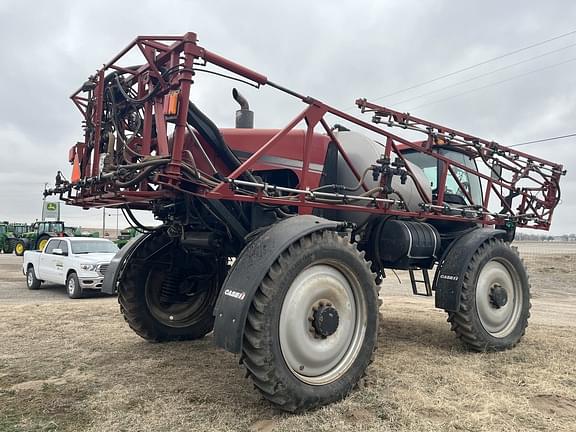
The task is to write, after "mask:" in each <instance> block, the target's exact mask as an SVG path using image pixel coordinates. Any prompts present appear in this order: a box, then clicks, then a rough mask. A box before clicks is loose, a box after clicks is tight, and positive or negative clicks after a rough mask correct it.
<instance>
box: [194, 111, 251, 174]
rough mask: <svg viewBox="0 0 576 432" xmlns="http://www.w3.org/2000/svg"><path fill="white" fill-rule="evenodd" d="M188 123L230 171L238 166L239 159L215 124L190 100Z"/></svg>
mask: <svg viewBox="0 0 576 432" xmlns="http://www.w3.org/2000/svg"><path fill="white" fill-rule="evenodd" d="M188 123H189V124H190V125H191V126H192V127H194V129H196V130H197V131H198V133H199V134H200V135H201V136H202V138H204V139H205V140H206V141H207V142H208V143H210V144H211V145H212V146H213V147H214V150H216V153H217V154H218V156H219V157H220V158H222V160H223V161H224V163H225V164H226V166H227V167H228V168H229V169H230V170H231V171H234V170H235V169H236V168H238V167H239V166H240V164H241V162H240V160H239V159H238V157H237V156H236V155H235V154H234V153H232V150H230V147H228V145H227V144H226V143H225V142H224V139H223V138H222V135H221V134H220V131H219V130H218V128H217V127H216V125H215V124H214V123H213V122H212V120H210V119H209V118H208V117H207V116H206V115H205V114H204V113H203V112H202V111H200V110H199V109H198V108H197V107H196V105H194V104H193V103H192V102H190V103H189V104H188Z"/></svg>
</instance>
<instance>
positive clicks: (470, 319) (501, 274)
mask: <svg viewBox="0 0 576 432" xmlns="http://www.w3.org/2000/svg"><path fill="white" fill-rule="evenodd" d="M529 317H530V283H529V281H528V275H527V272H526V268H525V267H524V263H523V262H522V260H521V258H520V256H519V255H518V253H517V251H516V250H515V249H513V248H512V247H511V246H510V245H509V244H508V243H506V242H504V241H502V240H499V239H490V240H488V241H486V242H485V243H483V244H482V245H481V246H480V247H479V248H478V250H477V251H476V253H475V254H474V255H473V257H472V259H471V260H470V263H469V264H468V269H467V270H466V273H465V274H464V282H463V285H462V293H461V296H460V307H459V310H458V311H457V312H448V322H450V323H451V325H452V331H454V332H455V333H456V335H457V336H458V337H459V338H460V339H461V340H462V341H463V342H464V343H465V344H466V345H467V347H468V348H470V349H471V350H473V351H479V352H484V351H502V350H506V349H509V348H512V347H514V346H515V345H516V344H517V343H518V342H519V341H520V339H521V338H522V336H523V335H524V333H525V331H526V327H527V326H528V318H529Z"/></svg>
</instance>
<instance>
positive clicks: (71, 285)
mask: <svg viewBox="0 0 576 432" xmlns="http://www.w3.org/2000/svg"><path fill="white" fill-rule="evenodd" d="M66 292H67V293H68V297H70V298H71V299H79V298H82V287H80V281H79V280H78V275H77V274H76V273H74V272H72V273H70V274H69V275H68V277H67V278H66Z"/></svg>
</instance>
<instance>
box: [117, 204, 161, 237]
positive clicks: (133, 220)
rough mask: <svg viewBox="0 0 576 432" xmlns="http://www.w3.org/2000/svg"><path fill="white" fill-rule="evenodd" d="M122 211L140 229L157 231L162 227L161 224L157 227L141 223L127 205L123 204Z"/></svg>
mask: <svg viewBox="0 0 576 432" xmlns="http://www.w3.org/2000/svg"><path fill="white" fill-rule="evenodd" d="M124 210H125V211H126V213H124ZM122 212H123V213H124V215H128V217H129V219H130V220H131V221H132V222H133V223H134V225H136V226H137V227H138V228H140V229H141V230H143V231H145V232H154V231H159V230H161V229H162V228H163V226H162V225H161V226H159V227H147V226H144V225H142V224H141V223H140V222H139V221H138V219H136V216H134V213H132V210H131V209H130V207H128V205H124V208H123V209H122Z"/></svg>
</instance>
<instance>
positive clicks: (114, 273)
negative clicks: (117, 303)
mask: <svg viewBox="0 0 576 432" xmlns="http://www.w3.org/2000/svg"><path fill="white" fill-rule="evenodd" d="M151 235H152V233H148V234H140V235H137V236H136V237H133V238H132V239H130V241H129V242H128V243H126V244H125V245H124V247H122V248H121V249H120V250H119V251H118V252H116V255H114V258H112V261H110V264H109V265H108V269H107V270H106V273H104V280H103V281H102V289H101V291H102V292H103V293H106V294H110V295H112V294H116V291H117V290H118V288H117V283H118V279H120V277H121V276H122V273H123V272H124V267H125V264H126V262H127V261H128V260H129V259H130V258H131V257H132V255H134V252H136V250H137V249H138V248H139V247H140V246H141V245H142V244H144V242H145V241H146V240H148V239H149V238H150V236H151Z"/></svg>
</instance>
